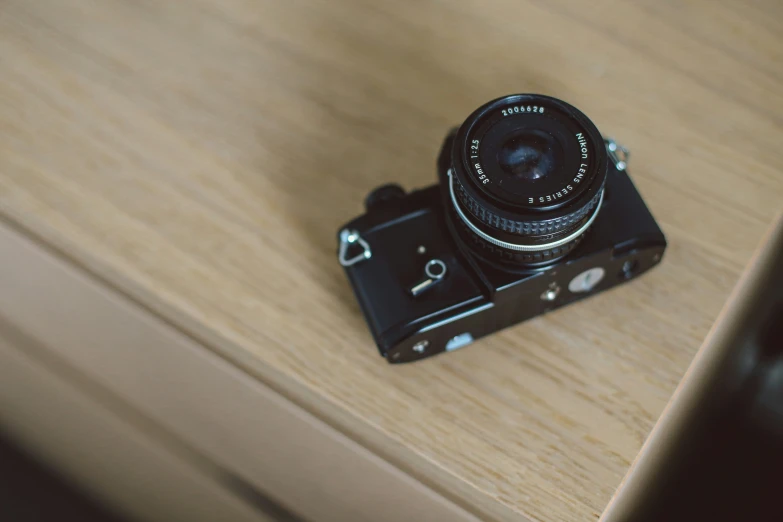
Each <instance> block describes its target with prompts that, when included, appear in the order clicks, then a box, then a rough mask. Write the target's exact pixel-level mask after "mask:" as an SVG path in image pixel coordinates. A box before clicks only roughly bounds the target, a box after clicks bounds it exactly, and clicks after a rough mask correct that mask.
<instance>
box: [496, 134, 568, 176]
mask: <svg viewBox="0 0 783 522" xmlns="http://www.w3.org/2000/svg"><path fill="white" fill-rule="evenodd" d="M562 154H563V150H562V148H561V147H560V145H559V144H558V143H557V140H555V138H554V136H552V135H551V134H547V133H546V132H542V131H539V130H535V129H524V130H522V131H520V132H517V133H515V134H512V135H511V136H509V138H508V139H507V140H506V141H505V143H503V146H502V147H500V150H499V151H498V155H497V162H498V164H499V165H500V168H502V169H503V171H504V172H505V173H506V174H507V175H509V176H513V177H515V178H518V179H525V180H528V181H534V180H537V179H540V178H543V177H544V176H546V175H548V174H550V173H551V172H552V171H553V170H556V168H557V165H556V162H557V161H558V158H560V157H562Z"/></svg>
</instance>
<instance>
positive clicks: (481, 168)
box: [448, 94, 608, 266]
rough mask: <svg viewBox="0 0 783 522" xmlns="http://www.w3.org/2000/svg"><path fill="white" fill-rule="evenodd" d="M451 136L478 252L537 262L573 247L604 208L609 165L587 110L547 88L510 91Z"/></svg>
mask: <svg viewBox="0 0 783 522" xmlns="http://www.w3.org/2000/svg"><path fill="white" fill-rule="evenodd" d="M453 143H454V145H453V149H452V156H451V160H452V161H451V164H452V168H451V170H450V171H449V187H448V190H449V191H450V197H451V199H452V203H453V205H454V210H455V212H456V214H457V215H458V216H459V220H460V221H461V222H462V225H463V226H462V227H461V230H462V233H463V234H464V235H465V236H466V237H467V238H468V239H469V242H470V243H471V244H472V245H473V246H475V247H476V248H477V249H478V253H479V254H481V255H485V256H487V257H489V258H491V259H493V260H497V261H503V262H508V263H512V264H522V265H528V266H538V265H545V264H548V263H551V262H554V261H556V260H558V259H561V258H562V257H564V256H565V255H567V254H568V253H569V252H570V251H571V250H573V248H575V247H576V245H577V244H578V243H579V241H580V240H581V238H582V236H583V235H584V233H585V232H586V231H587V229H588V228H589V226H590V224H591V223H592V220H593V219H595V216H596V215H597V213H598V210H599V208H600V204H601V202H602V200H603V188H604V183H605V181H606V174H607V165H608V159H607V153H606V149H605V147H604V142H603V138H602V137H601V134H600V133H599V132H598V129H597V128H596V127H595V125H593V123H592V122H591V121H590V120H589V119H588V118H587V116H585V115H584V114H583V113H582V112H580V111H579V110H578V109H576V108H575V107H573V106H571V105H569V104H567V103H565V102H563V101H561V100H558V99H556V98H552V97H549V96H543V95H536V94H517V95H511V96H505V97H503V98H498V99H496V100H493V101H491V102H489V103H487V104H485V105H483V106H482V107H480V108H479V109H478V110H476V111H475V112H474V113H473V114H471V115H470V116H469V117H468V118H467V119H466V120H465V122H464V123H463V124H462V126H461V127H460V128H459V130H458V131H457V135H456V138H455V140H454V142H453Z"/></svg>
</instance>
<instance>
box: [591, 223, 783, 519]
mask: <svg viewBox="0 0 783 522" xmlns="http://www.w3.org/2000/svg"><path fill="white" fill-rule="evenodd" d="M782 469H783V221H781V222H780V223H779V224H778V225H777V227H776V228H775V229H774V230H773V231H772V232H771V233H770V234H769V235H768V236H767V238H766V241H765V243H764V244H763V246H762V248H761V250H760V252H759V253H758V254H757V255H756V256H755V258H754V261H753V262H752V264H751V267H750V268H749V269H748V271H747V272H746V274H745V276H744V277H743V279H742V280H741V281H740V283H739V284H738V287H737V289H736V290H735V292H734V293H733V295H732V297H731V298H730V300H729V302H728V304H727V305H726V307H725V308H724V310H723V311H722V313H721V314H720V316H719V317H718V320H717V321H716V324H715V326H714V327H713V330H712V332H711V333H710V335H709V336H708V338H707V340H706V341H705V343H704V345H703V346H702V348H701V350H700V351H699V353H698V355H697V356H696V358H695V359H694V361H693V363H692V364H691V367H690V368H689V370H688V372H687V373H686V375H685V377H684V378H683V381H682V382H681V384H680V387H679V388H678V390H677V392H676V393H675V395H674V398H673V399H672V402H671V403H670V404H669V406H668V407H667V410H666V411H665V412H664V414H663V415H662V416H661V419H660V420H659V421H658V424H657V425H656V427H655V428H654V430H653V433H652V434H651V436H650V438H649V440H648V442H647V443H646V444H645V447H644V448H643V449H642V453H641V454H640V457H639V459H638V462H637V464H636V465H635V467H634V468H633V469H632V470H631V472H630V473H629V474H628V476H627V477H626V484H625V486H624V487H623V488H622V489H621V490H620V491H619V493H618V495H617V497H616V498H615V499H614V501H613V503H612V504H610V507H609V508H608V509H607V512H606V513H605V515H604V519H603V520H604V521H605V522H648V521H649V522H660V521H667V522H668V521H672V522H675V521H685V520H687V521H692V520H705V521H706V520H709V521H753V522H764V521H781V520H783V503H781V502H780V499H781V493H780V492H781V488H780V485H781V482H780V476H781V470H782Z"/></svg>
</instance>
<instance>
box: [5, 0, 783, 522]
mask: <svg viewBox="0 0 783 522" xmlns="http://www.w3.org/2000/svg"><path fill="white" fill-rule="evenodd" d="M0 66H1V67H2V76H1V77H0V213H1V214H2V215H4V216H5V217H6V218H7V219H11V220H13V221H16V222H17V223H19V224H21V225H22V226H23V227H25V228H26V229H27V230H29V231H30V232H31V233H33V234H35V235H37V236H40V237H43V238H45V239H46V240H47V241H48V242H50V243H51V244H52V245H55V246H56V247H57V248H59V249H61V250H62V251H64V252H65V253H66V254H67V255H68V256H70V257H71V258H72V259H74V260H76V261H77V262H78V263H80V264H82V265H84V266H87V267H89V268H90V269H91V270H93V271H95V272H96V273H98V274H100V275H102V276H103V277H105V278H106V279H107V280H108V281H110V283H111V284H113V285H116V286H117V287H119V288H121V289H122V290H123V291H125V292H128V293H129V294H131V295H133V296H135V297H136V298H138V299H139V300H140V301H142V302H143V303H144V304H146V305H147V306H149V307H151V308H153V309H155V310H157V311H158V312H159V313H161V314H163V315H165V316H166V317H167V318H169V319H170V320H171V321H173V322H175V323H177V324H179V325H181V326H182V327H184V328H186V329H188V330H190V331H194V332H196V334H197V336H199V337H203V338H208V339H210V344H213V345H214V346H215V348H216V349H218V350H219V351H220V352H221V353H222V354H223V355H224V356H225V357H227V358H229V359H231V360H233V361H236V362H237V363H238V364H241V365H242V366H243V367H246V368H247V369H248V370H249V371H252V372H253V373H255V374H256V375H257V376H258V377H259V378H261V379H263V380H264V381H266V382H267V383H268V384H270V385H272V386H274V387H275V388H276V389H278V390H279V391H280V392H281V393H284V394H286V395H287V396H289V397H291V398H294V399H295V400H297V401H298V402H300V403H301V404H303V405H305V406H306V407H308V409H310V410H311V411H314V412H316V413H317V414H318V415H320V416H322V417H323V418H324V419H326V420H327V421H329V422H330V423H332V424H333V425H335V426H338V427H339V428H340V429H342V430H344V431H345V432H347V433H349V434H351V435H352V436H354V437H355V438H357V439H358V440H359V441H361V442H362V443H363V444H365V445H367V446H368V447H370V448H371V449H373V450H375V451H377V452H378V453H380V454H381V455H383V456H384V457H385V458H387V459H389V460H390V461H392V462H394V463H395V464H397V465H398V466H400V467H401V468H402V469H405V470H407V471H409V472H410V473H412V474H414V475H416V476H417V477H418V478H420V479H421V480H423V481H425V482H426V483H427V484H430V485H432V486H433V487H434V488H436V489H438V490H439V491H441V492H442V493H443V494H445V495H448V496H450V497H451V498H454V499H455V500H457V501H458V502H460V503H461V504H462V505H465V506H468V507H469V508H470V509H472V510H474V511H475V512H476V513H478V514H480V515H481V516H482V517H484V518H487V519H498V520H500V519H502V520H525V519H527V520H534V521H539V520H541V521H551V520H568V521H571V520H586V519H596V518H597V517H598V516H599V514H600V513H601V511H602V509H603V507H604V506H605V504H606V502H607V501H608V500H609V498H610V497H611V495H612V493H613V491H614V489H615V488H616V487H617V485H618V484H619V483H620V480H621V479H622V477H623V474H624V473H625V472H626V470H627V469H628V467H629V465H630V463H631V461H632V460H633V458H634V457H635V455H636V453H637V451H638V450H639V448H640V447H641V444H642V442H643V440H644V438H645V437H646V435H647V434H648V433H649V431H650V428H651V427H652V425H653V423H654V421H655V419H656V418H657V416H658V414H659V413H660V412H661V410H662V409H663V407H664V405H665V403H666V401H667V399H668V397H669V395H670V394H671V392H672V391H673V389H674V387H675V385H676V384H677V382H678V380H679V379H680V377H681V376H682V373H683V372H684V371H685V369H686V367H687V365H688V363H689V362H690V360H691V358H692V356H693V354H694V353H695V352H696V349H697V348H698V346H699V344H700V342H701V339H702V338H703V336H704V335H705V334H706V332H707V330H708V328H709V326H710V324H711V323H712V321H713V319H714V318H715V316H716V314H717V313H718V311H719V310H720V308H721V306H722V303H723V301H724V299H725V298H726V297H727V295H728V293H729V291H730V289H731V288H732V286H733V284H734V283H735V281H736V280H737V278H738V276H739V274H740V272H741V271H742V268H743V265H744V263H745V262H746V261H747V260H748V259H749V257H750V255H751V253H752V251H753V249H754V247H755V245H756V243H757V241H758V240H759V238H760V237H761V235H762V233H763V231H764V229H765V228H766V226H767V224H768V223H769V222H770V221H771V220H772V219H773V217H774V216H775V214H776V212H777V211H778V210H779V208H780V206H781V197H782V196H783V176H781V172H782V171H783V159H782V158H783V156H781V154H780V139H781V131H783V88H782V87H783V4H780V3H779V2H774V1H765V2H748V3H747V5H741V4H740V3H738V2H731V1H728V0H718V1H715V0H709V1H708V0H692V1H689V2H677V1H674V0H668V1H660V0H635V1H627V2H621V1H619V0H617V1H609V0H596V1H595V2H591V3H590V4H589V5H585V4H580V5H579V6H577V5H576V4H574V3H572V2H567V1H565V0H546V1H545V0H527V1H512V0H498V1H482V2H479V1H478V0H475V1H468V0H462V1H453V2H443V1H437V0H430V1H413V0H401V1H398V2H371V1H362V0H339V1H338V0H331V1H327V0H288V1H286V2H275V1H272V0H266V1H249V0H221V1H217V0H191V1H189V2H156V1H153V0H135V1H130V0H104V1H97V0H73V1H71V2H56V1H53V0H39V1H36V2H30V1H25V0H3V1H2V2H0ZM511 92H542V93H546V94H550V95H553V96H557V97H560V98H563V99H565V100H567V101H569V102H571V103H573V104H574V105H576V106H577V107H579V108H581V109H582V110H583V111H584V112H585V113H586V114H587V115H588V116H590V117H591V118H592V119H593V120H594V121H595V122H596V124H597V125H598V127H599V128H600V129H601V130H602V131H603V132H604V133H606V134H608V135H612V136H615V137H617V138H618V139H619V140H620V141H621V142H622V143H623V144H625V145H627V146H628V147H629V148H630V149H631V150H632V152H633V157H632V158H631V163H630V172H631V175H632V177H633V179H634V181H635V183H636V184H637V186H638V188H639V190H640V191H641V193H642V195H643V196H644V198H645V200H646V201H647V203H648V205H649V207H650V208H651V209H652V211H653V213H654V214H655V216H656V217H657V218H658V220H659V222H660V224H661V226H662V228H663V229H664V231H665V232H666V234H667V236H668V239H669V241H670V246H669V250H668V253H667V255H666V257H665V259H664V261H663V263H662V264H661V266H660V267H658V268H656V269H655V270H653V271H652V272H650V273H649V274H648V275H646V276H644V277H643V278H641V279H640V280H638V281H636V282H634V283H633V284H628V285H624V286H623V287H621V288H617V289H615V290H612V291H610V292H607V293H605V294H602V295H601V296H599V297H595V298H593V299H591V300H589V301H586V302H584V303H581V304H578V305H575V306H573V307H569V308H564V309H561V310H558V311H556V312H554V313H551V314H549V315H547V316H545V317H540V318H537V319H534V320H532V321H529V322H527V323H525V324H522V325H519V326H517V327H514V328H511V329H509V330H507V331H504V332H502V333H500V334H497V335H494V336H492V337H490V338H487V339H485V340H482V341H481V342H479V343H477V344H475V345H474V346H472V347H470V348H468V349H465V350H461V351H459V352H456V353H453V354H449V355H448V356H443V357H436V358H433V359H431V360H428V361H426V362H422V363H417V364H414V365H407V366H402V367H392V366H389V365H387V364H386V363H385V362H384V361H383V360H382V359H381V358H380V357H378V355H377V353H376V350H375V348H374V346H373V343H372V340H371V338H370V335H369V333H368V332H367V330H366V327H365V325H364V321H363V319H362V317H361V314H360V312H359V310H358V307H357V305H356V304H355V301H354V298H353V296H352V294H351V290H350V288H349V286H348V284H347V282H346V281H345V279H344V277H343V274H342V271H341V269H340V267H339V266H338V264H337V262H336V259H335V251H336V244H335V233H336V230H337V228H338V226H340V225H341V224H342V223H343V222H345V221H346V220H348V219H350V218H352V217H353V216H355V215H356V214H357V213H359V212H360V210H361V201H362V199H363V197H364V195H365V194H366V193H367V192H368V191H369V190H370V189H372V188H373V187H375V186H377V185H379V184H381V183H384V182H388V181H393V180H396V181H399V182H401V183H402V184H403V185H404V186H406V187H408V188H411V187H419V186H424V185H428V184H430V183H432V182H433V181H434V177H435V175H434V162H435V154H436V152H437V149H438V147H439V145H440V142H441V140H442V138H443V136H444V134H445V132H446V130H447V129H448V128H449V127H450V126H452V125H454V124H458V123H459V122H460V121H461V120H462V119H463V118H464V117H465V116H466V115H467V114H468V113H469V112H470V111H472V110H473V109H474V108H475V107H477V106H478V105H480V104H481V103H483V102H484V101H486V100H488V99H491V98H492V97H495V96H499V95H502V94H507V93H511Z"/></svg>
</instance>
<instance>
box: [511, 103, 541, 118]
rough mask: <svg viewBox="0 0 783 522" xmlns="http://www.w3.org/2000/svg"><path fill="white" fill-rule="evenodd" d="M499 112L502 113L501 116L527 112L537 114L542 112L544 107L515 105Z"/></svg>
mask: <svg viewBox="0 0 783 522" xmlns="http://www.w3.org/2000/svg"><path fill="white" fill-rule="evenodd" d="M500 112H502V113H503V116H511V115H513V114H522V113H527V112H537V113H539V114H543V113H544V108H543V107H539V106H538V105H515V106H514V107H507V108H505V109H503V110H501V111H500Z"/></svg>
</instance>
